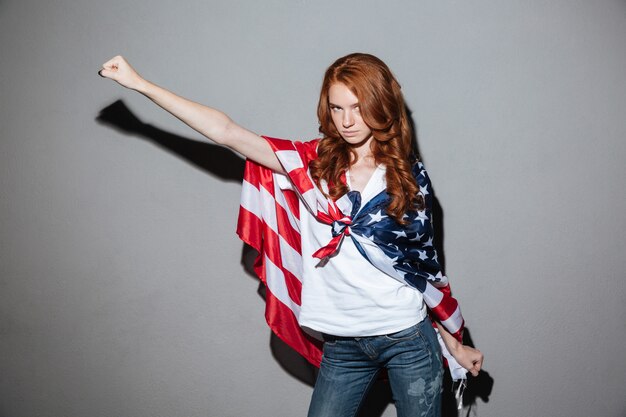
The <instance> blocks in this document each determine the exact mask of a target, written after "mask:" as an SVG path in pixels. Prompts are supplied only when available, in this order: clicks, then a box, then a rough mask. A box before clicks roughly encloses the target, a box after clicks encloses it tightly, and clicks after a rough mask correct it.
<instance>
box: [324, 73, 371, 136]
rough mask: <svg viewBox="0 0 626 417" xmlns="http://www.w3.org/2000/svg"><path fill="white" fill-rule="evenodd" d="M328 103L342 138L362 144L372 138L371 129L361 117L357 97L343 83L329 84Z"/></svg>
mask: <svg viewBox="0 0 626 417" xmlns="http://www.w3.org/2000/svg"><path fill="white" fill-rule="evenodd" d="M328 104H329V107H330V114H331V117H332V119H333V123H334V124H335V127H336V128H337V132H339V134H340V135H341V137H342V138H343V140H345V141H346V142H348V143H349V144H351V145H364V144H365V143H366V142H368V141H369V140H370V139H371V138H372V130H371V129H370V128H369V126H367V124H365V122H364V121H363V118H362V117H361V109H360V107H359V99H358V98H357V97H356V96H355V95H354V93H352V91H350V89H349V88H348V87H346V85H345V84H342V83H334V84H331V86H330V88H329V89H328Z"/></svg>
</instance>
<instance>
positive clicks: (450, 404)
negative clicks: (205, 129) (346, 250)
mask: <svg viewBox="0 0 626 417" xmlns="http://www.w3.org/2000/svg"><path fill="white" fill-rule="evenodd" d="M409 114H410V112H409ZM96 121H97V122H98V123H99V124H101V125H104V126H108V127H110V128H112V129H115V130H116V131H118V132H121V133H124V134H127V135H132V136H136V137H139V138H142V139H144V140H148V141H150V142H152V143H153V144H155V145H157V146H159V147H161V148H162V149H164V150H166V151H168V152H170V153H172V154H173V155H176V156H178V157H180V158H182V159H184V160H185V161H187V162H189V163H190V164H191V165H193V166H195V167H196V168H199V169H201V170H202V171H204V172H207V173H208V174H211V175H214V176H216V177H218V178H220V179H222V180H225V181H232V182H236V183H241V182H242V181H243V171H244V165H245V161H244V160H243V159H242V158H240V157H238V156H237V155H236V154H235V153H233V152H231V151H230V150H228V149H226V148H223V147H221V146H219V145H213V144H210V143H206V142H199V141H195V140H190V139H189V138H185V137H182V136H179V135H175V134H173V133H169V132H166V131H164V130H161V129H159V128H156V127H154V126H152V125H149V124H146V123H143V122H142V121H141V120H140V119H139V118H137V117H136V116H135V115H134V114H133V113H132V112H131V111H130V109H129V108H128V107H127V106H126V104H125V103H124V102H123V101H121V100H118V101H116V102H114V103H113V104H111V105H109V106H107V107H105V108H104V109H102V110H101V111H100V114H99V115H98V117H97V118H96ZM414 150H415V151H416V153H417V145H416V144H414ZM433 219H435V221H434V228H435V236H437V240H436V241H435V246H436V248H437V251H438V253H439V261H440V263H441V266H442V268H443V270H444V271H445V258H444V255H443V254H444V252H443V237H444V233H443V210H442V209H441V206H440V205H439V202H438V200H437V199H436V197H435V196H433ZM255 257H256V251H255V250H254V249H252V248H251V247H249V246H247V245H245V244H244V246H243V250H242V258H241V259H242V262H241V263H242V266H243V268H244V270H245V271H246V272H247V273H248V274H249V275H251V276H252V277H253V278H254V279H255V280H256V279H257V277H256V275H255V274H254V270H253V268H252V265H253V263H254V258H255ZM258 293H259V295H260V296H261V297H262V298H263V299H265V287H264V286H263V284H261V283H260V284H259V290H258ZM463 343H464V344H466V345H469V346H474V344H473V342H472V340H471V337H470V335H469V331H468V330H467V329H466V331H465V334H464V337H463ZM270 348H271V351H272V355H273V356H274V359H275V360H276V361H277V362H278V363H279V365H280V366H281V367H282V368H283V369H284V370H285V371H286V372H287V373H288V374H289V375H291V376H293V377H294V378H296V379H297V380H298V381H301V382H303V383H305V384H307V385H309V386H311V387H313V386H314V384H315V379H316V377H317V368H316V367H315V366H313V365H311V364H310V363H309V362H308V361H307V360H306V359H304V358H303V357H301V356H300V355H299V354H298V353H296V352H295V351H294V350H293V349H292V348H291V347H289V346H288V345H287V344H285V343H284V342H283V341H282V340H281V339H279V338H278V337H277V336H276V335H274V334H273V333H272V332H270ZM492 388H493V378H491V377H490V376H489V374H488V373H487V372H484V371H482V372H481V373H480V374H479V376H478V377H476V378H472V377H471V376H469V381H468V388H467V389H466V390H465V394H464V396H463V405H464V406H465V407H466V408H465V410H467V415H468V416H469V413H470V411H471V409H472V406H473V404H475V402H476V399H477V398H480V399H481V400H482V401H483V402H488V401H489V395H490V394H491V390H492ZM391 403H392V394H391V389H390V387H389V383H388V382H387V381H385V380H383V379H380V380H378V381H377V382H376V383H375V384H374V386H373V387H372V389H371V391H370V392H369V393H368V395H367V397H366V399H365V402H364V404H363V406H362V408H361V411H360V412H359V417H380V416H381V415H382V414H383V413H384V411H385V409H386V408H387V407H388V406H389V404H391ZM442 410H443V411H442V416H443V417H459V414H458V411H457V407H456V401H455V399H454V394H453V391H452V382H451V379H450V376H449V373H448V372H446V378H445V379H444V393H443V408H442Z"/></svg>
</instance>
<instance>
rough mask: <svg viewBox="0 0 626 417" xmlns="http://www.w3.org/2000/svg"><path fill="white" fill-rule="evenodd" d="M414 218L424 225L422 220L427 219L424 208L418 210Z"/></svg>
mask: <svg viewBox="0 0 626 417" xmlns="http://www.w3.org/2000/svg"><path fill="white" fill-rule="evenodd" d="M415 220H419V221H420V222H422V226H424V222H425V221H426V220H428V216H427V215H426V210H420V211H418V212H417V217H415Z"/></svg>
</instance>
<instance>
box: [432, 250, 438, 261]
mask: <svg viewBox="0 0 626 417" xmlns="http://www.w3.org/2000/svg"><path fill="white" fill-rule="evenodd" d="M433 261H435V262H439V258H438V257H437V252H435V254H434V255H433Z"/></svg>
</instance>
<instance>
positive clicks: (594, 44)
mask: <svg viewBox="0 0 626 417" xmlns="http://www.w3.org/2000/svg"><path fill="white" fill-rule="evenodd" d="M382 4H383V2H374V1H354V0H350V1H329V0H323V1H305V0H300V1H295V0H294V1H277V0H265V1H263V2H260V1H253V0H245V1H243V0H242V1H226V0H222V1H206V0H202V1H201V0H196V1H187V2H173V1H165V0H158V1H142V2H127V1H121V0H108V1H106V2H95V1H91V2H88V1H84V2H75V1H69V0H57V1H50V2H39V1H34V0H20V1H17V0H4V1H2V2H0V39H1V40H2V45H1V46H0V48H1V50H0V51H1V58H0V59H1V62H2V68H1V70H0V97H1V103H2V109H1V110H2V111H1V112H0V137H1V142H0V155H1V156H0V158H1V159H0V193H1V200H0V236H1V242H0V274H1V276H0V416H1V417H22V416H24V417H33V416H68V417H74V416H76V417H79V416H80V417H85V416H90V417H91V416H93V417H95V416H122V417H143V416H176V417H178V416H181V417H183V416H184V417H191V416H302V415H304V414H305V412H306V408H307V405H308V400H309V396H310V394H311V387H310V386H309V385H307V384H306V383H304V382H302V381H301V379H302V378H300V379H299V378H296V377H294V375H292V373H291V372H288V370H287V369H286V368H285V366H284V364H283V363H281V361H280V360H278V359H277V358H278V357H279V356H281V355H277V354H276V351H274V353H273V352H272V350H271V348H270V333H269V330H268V328H267V326H266V325H265V323H264V318H263V310H264V304H263V301H262V299H261V297H260V296H259V294H257V281H256V280H255V279H254V278H253V277H252V276H250V275H249V274H248V273H247V272H246V270H245V268H244V266H242V249H243V246H242V244H241V242H240V241H239V240H238V238H237V237H236V236H235V234H234V229H235V223H236V217H237V211H238V201H239V192H240V185H239V180H238V178H240V176H241V161H239V160H237V159H236V158H233V157H230V158H229V157H227V154H226V153H224V152H222V151H221V150H220V149H219V148H216V147H213V146H208V145H205V146H203V145H202V144H200V143H197V142H191V141H195V140H202V138H201V137H199V135H198V134H196V133H195V132H193V131H191V130H190V129H189V128H187V127H186V126H184V125H182V124H181V123H180V122H178V121H177V120H175V119H174V118H172V117H170V116H168V115H167V114H166V113H164V112H163V111H162V110H160V109H158V108H156V106H154V105H153V104H152V103H151V102H150V101H149V100H147V99H145V98H144V97H142V96H140V95H138V94H136V93H132V92H130V91H127V90H124V89H123V88H121V87H119V86H117V85H115V84H114V83H113V82H111V81H109V80H103V79H100V78H99V77H98V76H97V75H96V71H97V70H98V69H99V67H100V65H101V64H102V63H103V62H104V61H105V60H107V59H109V58H110V57H112V56H114V55H116V54H118V53H120V54H123V55H125V56H126V57H128V59H129V60H130V61H131V63H132V64H133V65H134V66H135V67H136V68H137V69H138V70H139V71H140V72H141V73H142V74H143V75H144V76H146V77H147V78H149V79H152V80H154V81H155V82H157V83H159V84H161V85H163V86H166V87H168V88H170V89H172V90H173V91H176V92H178V93H180V94H182V95H184V96H187V97H189V98H192V99H194V100H196V101H200V102H203V103H207V104H212V105H214V106H216V107H218V108H220V109H222V110H224V111H226V112H227V113H228V114H230V115H231V116H232V117H233V118H234V119H235V120H237V121H238V122H240V123H241V124H243V125H244V126H246V127H248V128H250V129H252V130H254V131H257V132H259V133H265V134H269V135H274V136H277V137H288V138H302V139H309V138H313V137H315V136H316V134H317V121H316V115H315V107H316V102H317V95H318V89H319V85H320V83H321V78H322V74H323V71H324V69H325V68H326V67H327V66H328V65H329V64H330V63H331V62H332V61H333V60H334V59H335V58H337V57H339V56H342V55H344V54H346V53H350V52H354V51H366V52H370V53H373V54H375V55H378V56H380V57H381V58H382V59H383V60H385V61H386V62H387V63H388V64H389V66H390V67H391V68H392V70H393V71H394V72H395V74H396V75H397V77H398V79H399V80H400V82H401V84H402V86H403V91H404V94H405V96H406V100H407V102H408V105H409V106H410V108H411V110H412V112H413V118H414V120H415V123H416V126H417V131H418V135H419V146H420V150H421V153H422V156H423V159H424V160H425V163H426V165H427V168H428V169H429V172H430V174H431V177H432V180H433V183H434V186H435V190H436V195H437V197H438V200H439V202H440V204H441V207H442V210H443V215H444V218H443V225H444V227H445V240H444V246H445V258H446V269H447V274H448V276H449V277H450V278H451V280H452V284H453V288H454V290H455V294H456V296H457V297H458V298H459V299H460V301H461V304H462V306H463V310H464V314H465V317H466V319H467V321H468V326H469V329H470V332H471V336H472V338H473V340H474V342H475V343H476V345H477V346H478V347H480V348H481V349H482V350H483V352H484V353H485V356H486V361H485V370H486V371H487V373H488V375H489V376H490V378H492V379H493V383H494V385H493V390H492V391H491V394H490V395H489V397H488V402H484V401H482V400H481V399H478V401H477V404H476V406H475V408H474V410H475V411H477V412H478V415H480V416H485V417H487V416H492V417H496V416H497V417H499V416H581V417H582V416H592V415H593V416H596V415H597V416H625V415H626V400H624V397H625V395H624V394H625V389H624V387H625V386H626V354H625V353H624V345H625V343H626V307H625V306H624V299H625V298H626V285H625V284H624V271H626V238H625V237H624V233H625V230H626V228H625V226H626V222H625V220H624V212H625V211H626V198H624V189H623V187H624V178H626V164H625V162H624V161H625V160H626V144H625V143H624V139H625V137H626V122H625V109H626V77H625V75H624V74H625V72H626V47H625V42H626V2H624V1H617V0H612V1H611V0H603V1H586V2H585V1H565V0H561V1H503V2H495V1H482V0H481V1H473V2H462V1H422V0H411V1H409V0H402V1H401V0H394V1H387V2H384V4H385V5H384V6H383V5H382ZM120 99H121V100H123V103H124V104H122V103H117V105H115V106H113V107H109V106H110V105H111V104H113V103H114V102H116V101H117V100H120ZM124 105H126V106H128V108H129V109H130V111H132V113H133V114H134V115H135V116H136V117H138V118H140V119H141V121H143V122H145V123H147V124H151V125H152V126H154V127H149V126H144V127H143V128H142V129H143V130H141V131H140V132H137V131H136V130H133V128H132V126H137V123H136V122H135V123H134V124H133V123H132V122H123V121H121V120H122V119H124V117H123V115H124V110H123V109H122V107H123V106H124ZM103 111H104V113H103V114H104V115H105V116H106V115H107V114H109V116H106V117H104V118H103V120H100V121H99V120H97V118H98V115H99V114H100V113H101V112H103ZM111 114H112V116H111ZM107 117H108V120H109V121H107ZM111 120H113V121H114V122H115V123H111V122H110V121H111ZM125 123H126V124H125ZM114 124H116V126H117V127H115V126H114ZM128 126H130V127H128ZM158 129H162V130H158ZM177 136H180V137H177ZM211 155H212V156H211ZM207 167H208V168H207ZM211 167H213V168H211ZM442 237H443V236H442ZM384 415H385V416H392V415H395V411H394V407H393V405H389V406H388V407H387V409H386V411H385V412H384Z"/></svg>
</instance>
